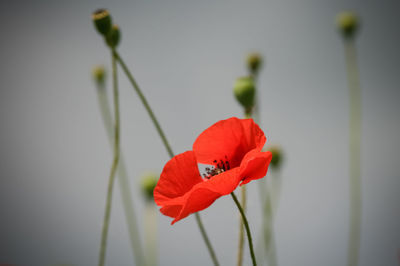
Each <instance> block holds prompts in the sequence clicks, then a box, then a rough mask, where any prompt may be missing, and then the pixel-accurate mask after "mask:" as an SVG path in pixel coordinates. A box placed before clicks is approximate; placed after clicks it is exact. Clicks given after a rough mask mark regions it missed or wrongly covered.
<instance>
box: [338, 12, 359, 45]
mask: <svg viewBox="0 0 400 266" xmlns="http://www.w3.org/2000/svg"><path fill="white" fill-rule="evenodd" d="M336 25H337V27H338V28H339V31H340V32H341V33H342V34H343V36H344V37H346V38H351V37H353V36H354V34H355V33H356V31H357V29H358V27H359V20H358V18H357V16H356V14H354V13H353V12H351V11H343V12H341V13H339V14H338V15H337V16H336Z"/></svg>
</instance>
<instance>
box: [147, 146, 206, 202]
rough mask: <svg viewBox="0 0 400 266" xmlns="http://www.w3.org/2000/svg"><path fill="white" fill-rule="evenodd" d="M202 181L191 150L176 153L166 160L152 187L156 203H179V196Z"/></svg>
mask: <svg viewBox="0 0 400 266" xmlns="http://www.w3.org/2000/svg"><path fill="white" fill-rule="evenodd" d="M200 182H203V179H202V178H201V176H200V173H199V169H198V167H197V161H196V158H195V155H194V152H193V151H187V152H184V153H181V154H178V155H176V156H175V157H173V158H172V159H171V160H169V161H168V162H167V164H166V165H165V166H164V169H163V171H162V173H161V175H160V179H159V180H158V182H157V185H156V187H155V188H154V193H153V195H154V201H155V202H156V204H157V205H159V206H163V205H167V204H168V205H180V204H182V203H181V202H179V201H181V200H182V199H179V197H181V196H183V195H185V193H187V192H188V191H190V190H191V189H192V188H193V186H194V185H196V184H198V183H200Z"/></svg>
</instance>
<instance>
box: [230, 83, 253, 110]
mask: <svg viewBox="0 0 400 266" xmlns="http://www.w3.org/2000/svg"><path fill="white" fill-rule="evenodd" d="M255 92H256V88H255V85H254V80H253V78H251V77H242V78H238V79H237V80H236V82H235V85H234V86H233V94H235V97H236V99H237V100H238V101H239V103H240V104H241V105H242V106H243V107H244V108H245V110H246V112H248V111H249V110H251V108H252V107H253V105H254V95H255Z"/></svg>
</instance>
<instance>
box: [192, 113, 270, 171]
mask: <svg viewBox="0 0 400 266" xmlns="http://www.w3.org/2000/svg"><path fill="white" fill-rule="evenodd" d="M265 141H266V138H265V136H264V132H263V131H262V130H261V129H260V127H259V126H258V125H257V124H255V123H254V121H253V119H238V118H236V117H232V118H229V119H226V120H221V121H219V122H217V123H215V124H214V125H212V126H211V127H209V128H208V129H206V130H205V131H203V133H201V134H200V136H199V137H198V138H197V139H196V141H195V142H194V144H193V151H194V152H195V153H196V158H197V160H198V161H199V162H200V163H204V164H212V165H216V163H215V162H214V160H217V161H218V163H219V160H223V161H226V160H228V161H229V166H230V168H234V167H237V166H239V165H240V162H241V161H242V159H243V157H244V156H245V155H246V153H248V152H249V151H250V150H252V149H255V148H257V149H258V150H259V151H260V150H261V149H262V147H263V146H264V143H265Z"/></svg>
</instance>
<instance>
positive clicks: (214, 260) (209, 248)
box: [194, 212, 219, 266]
mask: <svg viewBox="0 0 400 266" xmlns="http://www.w3.org/2000/svg"><path fill="white" fill-rule="evenodd" d="M194 215H195V217H196V222H197V225H198V226H199V229H200V232H201V235H202V236H203V239H204V242H205V243H206V246H207V249H208V252H209V253H210V256H211V259H212V261H213V262H214V265H215V266H219V263H218V260H217V256H216V255H215V252H214V249H213V247H212V245H211V242H210V240H209V239H208V236H207V233H206V230H205V229H204V226H203V222H202V221H201V218H200V214H199V213H198V212H196V213H195V214H194Z"/></svg>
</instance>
